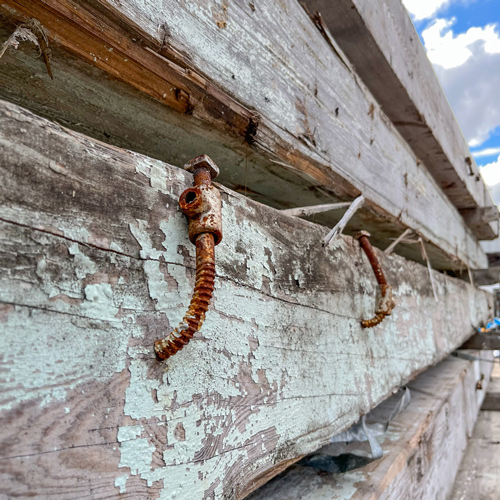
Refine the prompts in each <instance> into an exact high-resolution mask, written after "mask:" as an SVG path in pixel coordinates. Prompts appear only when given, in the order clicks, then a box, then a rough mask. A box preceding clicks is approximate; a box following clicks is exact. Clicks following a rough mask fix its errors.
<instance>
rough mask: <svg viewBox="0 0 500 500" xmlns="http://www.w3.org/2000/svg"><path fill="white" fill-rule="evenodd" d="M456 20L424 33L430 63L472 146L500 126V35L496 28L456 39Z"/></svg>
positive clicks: (439, 23)
mask: <svg viewBox="0 0 500 500" xmlns="http://www.w3.org/2000/svg"><path fill="white" fill-rule="evenodd" d="M452 25H453V20H446V19H437V20H436V21H435V22H433V23H432V24H431V25H430V26H429V27H428V28H427V29H425V30H424V31H423V32H422V38H423V40H424V44H425V48H426V49H427V54H428V56H429V59H430V60H431V62H432V63H433V64H434V69H435V71H436V74H437V76H438V78H439V80H440V82H441V85H442V86H443V89H444V91H445V94H446V96H447V98H448V101H449V102H450V105H451V107H452V109H453V110H454V112H455V115H456V117H457V119H458V122H459V123H460V126H461V127H462V130H463V132H464V135H465V137H466V139H467V141H468V142H469V145H470V146H478V145H480V144H482V143H483V142H484V141H485V140H486V139H488V137H489V135H490V133H491V131H492V130H493V129H495V128H496V127H498V126H500V99H499V98H498V93H499V90H498V89H500V35H499V33H498V32H497V27H496V26H495V25H492V24H491V25H487V26H484V27H479V28H477V27H476V28H469V30H468V31H467V32H466V33H461V34H459V35H455V34H454V32H453V29H452Z"/></svg>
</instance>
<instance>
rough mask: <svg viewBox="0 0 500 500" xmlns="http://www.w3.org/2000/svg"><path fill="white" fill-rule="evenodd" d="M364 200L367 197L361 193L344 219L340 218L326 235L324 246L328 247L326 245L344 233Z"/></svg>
mask: <svg viewBox="0 0 500 500" xmlns="http://www.w3.org/2000/svg"><path fill="white" fill-rule="evenodd" d="M364 202H365V197H364V196H363V195H360V196H358V197H357V198H356V199H355V200H354V201H353V202H352V203H351V204H350V206H349V208H348V209H347V211H346V213H345V214H344V215H343V217H342V219H340V220H339V222H338V223H337V225H336V226H335V227H334V228H333V229H332V230H331V231H330V232H329V233H328V234H327V235H326V236H325V239H324V240H323V246H324V247H326V245H328V244H329V243H330V242H331V241H332V240H333V239H334V238H335V237H337V236H338V235H339V234H342V231H343V230H344V229H345V227H346V226H347V224H348V222H349V221H350V220H351V218H352V217H353V215H354V214H355V213H356V211H357V210H358V208H360V207H361V206H362V205H363V203H364Z"/></svg>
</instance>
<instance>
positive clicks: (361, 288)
mask: <svg viewBox="0 0 500 500" xmlns="http://www.w3.org/2000/svg"><path fill="white" fill-rule="evenodd" d="M0 113H1V114H0V118H1V119H2V128H1V129H0V138H2V140H4V138H5V140H10V141H11V142H14V140H13V138H14V137H17V141H18V143H20V144H21V145H23V144H24V143H26V144H25V147H18V148H15V149H10V148H8V149H6V150H3V151H2V152H1V153H0V154H1V155H3V160H4V161H2V162H1V163H0V166H1V167H0V168H1V169H2V176H3V177H2V178H3V179H4V184H3V186H1V187H0V193H1V196H2V200H3V203H2V204H1V206H0V219H1V220H0V252H1V255H2V259H1V260H0V263H1V266H2V272H1V273H0V303H1V304H2V307H3V308H2V310H1V315H0V320H1V323H0V328H1V329H2V358H1V369H2V377H3V378H4V382H3V387H4V388H5V389H4V392H3V395H2V400H1V406H0V411H1V415H2V417H5V420H6V421H7V422H9V431H8V433H7V434H5V430H4V429H0V445H1V446H0V449H1V450H2V453H3V458H6V459H7V460H6V461H5V463H7V467H6V469H4V470H0V473H1V474H2V476H1V477H0V484H2V486H0V492H2V493H3V491H2V490H1V488H4V490H5V491H7V494H8V495H12V492H16V494H17V493H20V494H26V495H27V494H28V493H30V492H33V488H34V486H33V484H34V483H33V478H36V484H37V486H36V488H37V489H36V491H34V492H35V493H36V494H37V495H38V496H41V497H42V498H43V497H45V498H53V497H54V495H55V492H56V491H57V488H61V487H62V486H64V487H65V488H67V491H68V492H70V493H68V497H67V498H74V497H75V495H78V496H79V497H81V498H89V499H91V498H92V495H94V493H95V492H97V491H101V492H102V494H103V495H104V494H106V495H108V497H110V498H113V497H117V498H118V497H119V495H123V497H124V498H131V499H134V498H135V499H136V498H159V499H165V500H166V499H169V500H170V499H176V500H192V499H196V498H200V499H204V498H206V499H233V498H242V497H243V496H244V495H245V494H247V493H249V492H250V491H251V489H253V488H254V487H256V486H257V485H258V484H259V481H261V478H262V475H263V474H264V473H268V472H269V471H270V469H272V468H273V467H275V466H279V464H282V463H283V462H284V461H286V460H290V459H295V458H298V457H299V456H301V455H303V454H306V453H309V452H312V451H314V450H315V449H317V448H318V447H319V446H321V445H322V444H324V443H325V442H326V441H328V439H329V438H330V437H331V436H332V435H334V434H336V433H338V432H339V431H341V430H343V429H344V428H346V427H347V426H349V425H351V424H352V423H354V422H355V421H356V420H357V419H358V418H359V416H360V414H363V413H366V412H367V411H368V410H369V409H370V408H372V407H373V406H374V405H376V404H377V403H378V402H379V401H381V400H382V399H384V398H385V397H387V395H389V394H390V393H391V391H392V390H393V389H395V388H397V387H399V386H400V385H401V384H403V383H404V382H405V381H406V380H408V379H409V378H410V377H412V376H413V375H414V374H415V373H417V372H419V371H421V370H422V369H424V368H425V367H427V366H429V365H431V364H434V363H436V362H437V361H438V360H439V359H442V358H443V357H444V356H446V354H447V353H448V352H450V351H451V350H453V349H455V348H456V347H457V346H459V345H460V344H461V342H462V341H463V340H464V339H465V338H466V337H467V336H468V332H467V331H465V330H464V328H463V325H470V324H473V325H477V324H479V323H480V322H481V321H485V320H487V319H488V317H489V315H490V314H491V312H492V311H491V300H490V296H489V295H488V294H486V293H485V292H482V291H478V290H474V289H473V288H472V287H471V286H470V285H468V284H467V283H464V282H462V281H458V280H454V279H451V278H448V277H445V276H444V275H441V274H439V273H435V281H436V287H437V293H438V297H439V303H436V301H435V300H434V297H433V293H432V287H431V285H430V282H429V277H428V271H427V269H426V268H424V267H423V266H420V265H418V264H416V263H412V262H407V261H405V260H404V259H402V258H401V257H398V256H390V257H385V256H380V259H381V262H382V266H383V267H384V270H385V271H386V274H387V279H388V282H389V283H391V284H392V285H393V286H394V295H395V299H396V301H397V306H396V309H395V310H394V313H393V315H392V316H391V317H390V318H387V320H386V321H385V322H384V323H383V324H382V325H381V326H380V327H377V328H374V329H370V330H363V329H362V328H361V326H360V323H359V322H360V319H361V318H363V317H365V316H367V315H368V314H370V311H373V309H374V307H375V302H376V290H377V286H376V282H375V280H374V278H373V275H372V270H371V268H370V266H369V264H368V262H367V260H366V258H365V257H364V255H363V254H362V253H361V251H360V249H359V247H358V245H357V243H356V242H355V241H354V240H353V239H351V238H350V237H347V236H343V237H341V238H339V239H338V241H337V242H336V243H335V245H334V246H332V247H330V248H327V249H323V248H322V247H321V240H322V237H323V236H324V234H325V229H324V228H322V227H320V226H317V225H314V224H311V223H309V222H306V221H302V220H299V219H295V218H292V217H288V216H285V215H283V214H281V213H279V212H278V211H276V210H273V209H271V208H269V207H265V206H263V205H260V204H258V203H255V202H252V201H249V200H247V199H245V198H244V197H242V196H240V195H237V194H235V193H233V192H231V191H229V190H227V189H225V188H223V187H221V191H222V198H223V231H224V240H223V241H222V242H221V244H220V245H218V246H217V249H216V270H217V279H216V290H215V298H214V301H213V303H212V305H211V306H210V309H209V311H208V314H207V318H206V321H205V323H204V325H203V329H202V330H201V331H200V332H199V334H197V335H196V336H195V338H194V339H193V340H192V341H191V342H190V343H189V345H188V346H186V348H185V349H183V350H182V352H181V353H179V354H178V355H176V356H174V357H172V358H171V359H169V360H168V361H167V362H166V363H158V362H157V361H156V360H155V358H154V354H153V342H154V340H155V339H156V338H159V337H160V336H162V335H164V334H165V333H168V331H169V329H170V328H171V326H175V325H177V323H178V322H179V321H180V319H181V318H182V315H183V313H184V311H185V309H186V306H187V304H188V302H189V299H190V294H191V291H192V287H193V280H194V264H195V263H194V255H195V249H194V246H193V245H192V244H191V243H190V242H189V240H188V234H187V222H186V220H185V219H184V217H183V216H182V215H181V213H180V211H179V209H178V206H177V198H178V196H179V194H180V193H181V192H182V191H183V190H184V189H185V188H186V187H187V186H188V185H189V184H190V183H191V179H192V178H191V176H190V174H188V173H186V172H183V171H182V170H180V169H177V168H175V167H172V166H170V165H167V164H164V163H162V162H159V161H157V160H152V159H149V158H145V157H142V156H140V155H137V154H133V153H130V152H128V151H124V150H119V149H118V148H110V147H106V146H105V145H103V144H100V143H97V142H93V141H91V140H90V139H87V138H85V137H83V136H79V135H77V134H74V133H72V134H68V133H67V132H65V131H64V129H61V128H60V127H53V126H51V125H50V123H49V122H47V121H45V120H42V119H40V118H36V117H34V116H33V115H31V114H30V113H28V112H26V111H23V110H20V109H19V108H16V107H15V106H13V105H5V104H2V106H0ZM7 113H10V115H7ZM26 117H29V118H30V120H31V121H30V120H26ZM21 119H23V120H25V121H24V122H23V123H24V127H26V129H27V131H26V133H24V134H22V136H21V137H19V135H18V123H19V120H21ZM33 138H36V140H35V139H33ZM23 141H24V142H23ZM28 146H29V147H28ZM31 150H35V151H36V154H31ZM51 158H57V161H58V163H59V164H60V165H61V166H62V167H63V168H64V169H65V172H67V175H64V176H61V175H60V174H59V173H58V172H56V171H54V169H52V168H50V165H49V163H50V162H49V160H50V159H51ZM27 173H29V175H28V174H27ZM32 179H36V183H35V182H34V181H32ZM109 179H112V180H113V182H110V181H109ZM77 185H78V186H84V187H85V196H81V197H80V196H75V197H73V195H72V193H73V191H75V187H76V186H77ZM82 189H83V188H82ZM35 422H36V424H35ZM2 430H4V434H1V432H2ZM15 457H25V458H23V459H22V460H23V462H22V463H21V462H20V461H19V459H18V458H15ZM26 468H28V469H29V470H30V471H32V472H30V474H31V476H30V477H27V476H25V475H23V473H22V471H23V470H27V469H26ZM48 469H50V470H57V471H59V472H58V474H59V475H58V477H57V479H56V478H54V477H52V476H51V475H47V473H46V470H48ZM75 485H76V486H75ZM65 491H66V490H65ZM347 493H348V491H347V492H346V494H347ZM120 498H122V497H120Z"/></svg>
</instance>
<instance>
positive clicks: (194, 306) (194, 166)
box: [155, 155, 222, 360]
mask: <svg viewBox="0 0 500 500" xmlns="http://www.w3.org/2000/svg"><path fill="white" fill-rule="evenodd" d="M184 168H185V169H186V170H188V171H190V172H192V173H193V174H194V183H193V187H191V188H188V189H186V190H185V191H184V192H183V193H182V194H181V196H180V198H179V206H180V208H181V210H182V211H183V212H184V214H185V215H186V216H187V217H188V220H189V239H190V240H191V241H192V242H193V243H194V244H195V245H196V281H195V285H194V290H193V297H192V298H191V302H190V304H189V308H188V310H187V312H186V314H185V316H184V319H183V320H182V322H181V324H180V325H179V326H178V327H177V328H176V329H175V330H174V331H172V332H171V333H169V335H167V337H166V338H164V339H160V340H157V341H156V342H155V353H156V357H157V359H159V360H164V359H167V358H169V357H170V356H173V355H174V354H175V353H176V352H177V351H180V350H181V349H182V348H183V347H184V346H185V345H186V344H187V343H188V342H189V341H190V340H191V339H192V338H193V335H194V334H195V333H196V332H197V331H198V330H199V329H200V328H201V325H202V324H203V321H204V320H205V314H206V312H207V310H208V306H209V305H210V300H211V299H212V295H213V293H214V282H215V246H216V245H218V244H219V243H220V241H221V240H222V215H221V197H220V193H219V190H218V189H217V188H216V187H215V186H214V185H213V184H212V179H213V178H215V177H216V176H217V175H218V173H219V169H218V167H217V165H216V164H215V163H214V162H213V161H212V160H211V159H210V158H209V157H208V156H206V155H201V156H197V157H196V158H194V159H193V160H191V161H190V162H188V163H187V164H186V165H185V167H184Z"/></svg>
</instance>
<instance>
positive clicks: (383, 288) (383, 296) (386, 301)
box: [355, 231, 396, 328]
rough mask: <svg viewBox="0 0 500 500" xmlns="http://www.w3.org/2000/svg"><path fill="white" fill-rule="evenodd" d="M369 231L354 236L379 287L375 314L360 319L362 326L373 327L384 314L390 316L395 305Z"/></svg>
mask: <svg viewBox="0 0 500 500" xmlns="http://www.w3.org/2000/svg"><path fill="white" fill-rule="evenodd" d="M369 237H370V233H368V232H367V231H360V232H359V233H358V234H357V235H356V236H355V238H356V239H357V240H358V241H359V244H360V246H361V248H362V249H363V250H364V252H365V254H366V256H367V257H368V260H369V262H370V265H371V266H372V269H373V272H374V273H375V278H376V279H377V283H378V285H379V288H380V300H379V303H378V305H377V309H376V310H375V316H374V317H373V318H371V319H364V320H362V321H361V326H362V327H363V328H373V327H374V326H376V325H378V324H379V323H382V321H383V320H384V318H385V317H386V316H390V315H391V313H392V310H393V309H394V307H395V306H396V303H395V302H394V299H393V297H392V287H391V285H389V284H388V283H387V280H386V279H385V275H384V271H382V267H381V266H380V262H379V260H378V258H377V255H376V254H375V251H374V250H373V247H372V245H371V243H370V240H369Z"/></svg>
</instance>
